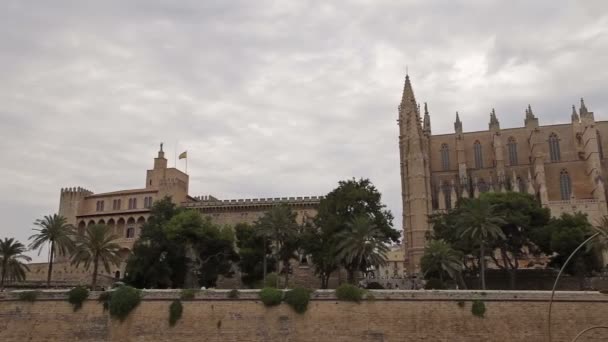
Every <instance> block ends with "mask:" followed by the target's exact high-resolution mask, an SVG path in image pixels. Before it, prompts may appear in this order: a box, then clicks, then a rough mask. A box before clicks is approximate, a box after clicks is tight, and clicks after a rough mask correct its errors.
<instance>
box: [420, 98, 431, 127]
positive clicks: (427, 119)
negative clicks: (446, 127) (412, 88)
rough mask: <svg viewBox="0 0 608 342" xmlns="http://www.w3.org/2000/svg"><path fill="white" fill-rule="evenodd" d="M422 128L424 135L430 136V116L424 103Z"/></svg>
mask: <svg viewBox="0 0 608 342" xmlns="http://www.w3.org/2000/svg"><path fill="white" fill-rule="evenodd" d="M422 127H423V131H424V133H425V134H431V116H430V114H429V108H428V106H427V104H426V102H425V103H424V121H423V126H422Z"/></svg>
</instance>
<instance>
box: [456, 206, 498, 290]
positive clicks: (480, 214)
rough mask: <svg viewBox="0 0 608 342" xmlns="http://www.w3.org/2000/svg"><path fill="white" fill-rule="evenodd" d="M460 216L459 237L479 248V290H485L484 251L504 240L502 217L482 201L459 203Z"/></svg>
mask: <svg viewBox="0 0 608 342" xmlns="http://www.w3.org/2000/svg"><path fill="white" fill-rule="evenodd" d="M461 210H462V211H461V214H462V215H460V216H459V218H458V221H459V226H460V227H461V230H460V236H461V237H465V238H468V239H470V240H471V241H474V242H475V243H476V244H477V245H478V246H479V264H480V274H481V288H482V289H483V290H485V289H486V274H485V273H486V267H485V264H486V262H485V251H486V248H487V246H488V245H491V244H492V243H493V242H494V241H495V240H496V239H504V238H505V234H504V233H503V231H502V229H501V226H502V225H503V224H505V221H504V219H503V218H502V217H500V216H498V215H497V214H496V209H495V206H494V205H492V204H490V202H489V201H486V200H484V199H480V198H476V199H467V200H463V201H462V202H461Z"/></svg>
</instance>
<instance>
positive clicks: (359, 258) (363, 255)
mask: <svg viewBox="0 0 608 342" xmlns="http://www.w3.org/2000/svg"><path fill="white" fill-rule="evenodd" d="M348 227H349V229H348V230H344V231H342V232H340V233H339V237H338V241H339V242H338V244H337V246H336V249H337V251H338V254H337V256H338V258H339V259H340V260H342V262H343V264H344V266H345V267H346V271H347V272H348V281H349V283H351V284H353V283H354V282H355V272H357V271H361V272H365V271H366V270H367V269H369V268H370V267H377V266H381V265H384V264H386V253H388V250H389V248H388V246H387V245H386V244H385V243H384V240H385V236H384V235H383V233H382V231H381V230H380V229H379V228H377V227H376V226H375V224H374V223H373V222H372V221H371V220H370V219H369V218H368V217H366V216H358V217H355V219H354V220H353V221H352V222H350V223H349V224H348Z"/></svg>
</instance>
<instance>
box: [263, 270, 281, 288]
mask: <svg viewBox="0 0 608 342" xmlns="http://www.w3.org/2000/svg"><path fill="white" fill-rule="evenodd" d="M278 282H279V276H278V275H277V274H276V273H270V274H267V275H266V280H264V287H274V288H276V287H277V284H278Z"/></svg>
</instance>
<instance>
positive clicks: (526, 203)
mask: <svg viewBox="0 0 608 342" xmlns="http://www.w3.org/2000/svg"><path fill="white" fill-rule="evenodd" d="M481 200H482V201H487V202H488V203H489V204H490V206H492V207H493V208H494V209H493V210H494V215H495V216H498V217H500V218H502V220H503V221H504V223H503V224H501V225H500V228H501V230H502V232H503V234H504V236H505V238H504V239H494V240H493V241H492V242H493V243H490V244H489V245H488V247H489V250H491V251H494V250H496V251H498V252H499V254H500V258H496V256H495V254H494V253H489V256H490V257H491V258H492V260H493V261H494V263H495V264H496V265H497V266H498V267H499V268H501V269H503V270H505V271H507V272H508V274H509V279H510V283H511V289H515V272H516V270H517V269H518V268H519V262H518V259H521V258H522V257H523V256H525V255H526V254H538V253H539V252H540V251H539V249H538V247H537V245H536V244H535V243H534V241H533V239H534V236H535V232H536V231H537V230H539V229H543V228H544V227H545V225H547V223H548V222H549V218H550V213H549V209H547V208H543V207H542V206H541V205H540V203H539V202H538V201H537V200H536V199H535V198H534V197H533V196H531V195H529V194H523V193H519V192H506V193H484V194H482V196H481Z"/></svg>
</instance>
